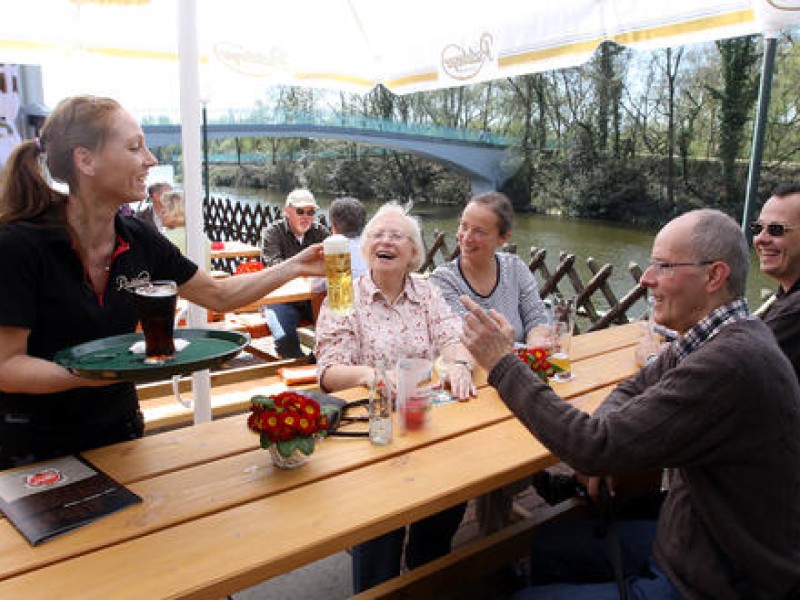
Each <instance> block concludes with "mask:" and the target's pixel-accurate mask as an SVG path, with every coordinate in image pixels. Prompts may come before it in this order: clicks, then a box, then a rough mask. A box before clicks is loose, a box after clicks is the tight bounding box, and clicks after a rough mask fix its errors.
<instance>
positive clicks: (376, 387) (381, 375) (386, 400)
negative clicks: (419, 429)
mask: <svg viewBox="0 0 800 600" xmlns="http://www.w3.org/2000/svg"><path fill="white" fill-rule="evenodd" d="M369 439H370V441H371V442H372V443H373V444H375V445H376V446H385V445H386V444H389V443H391V441H392V395H391V389H390V387H389V382H388V381H387V380H386V367H385V365H384V363H383V361H382V360H379V361H378V362H377V363H376V365H375V378H374V379H373V380H372V386H371V387H370V390H369Z"/></svg>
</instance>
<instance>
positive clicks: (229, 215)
mask: <svg viewBox="0 0 800 600" xmlns="http://www.w3.org/2000/svg"><path fill="white" fill-rule="evenodd" d="M282 217H283V209H282V208H281V207H279V206H271V205H266V204H250V203H248V204H242V203H241V202H238V201H231V199H230V198H214V197H212V198H211V199H210V200H205V201H203V225H204V230H205V233H206V235H207V236H208V239H210V240H220V241H226V242H227V241H236V242H244V243H246V244H252V245H254V246H259V247H260V246H261V243H262V242H261V238H262V235H263V232H264V229H266V228H267V227H268V226H269V225H270V224H271V223H272V222H273V221H275V220H276V219H280V218H282ZM318 220H319V222H320V223H322V224H323V225H326V220H325V215H323V214H320V216H319V217H318ZM239 260H240V259H236V258H221V259H216V260H214V261H213V262H212V265H211V266H212V268H214V269H218V270H221V271H227V272H229V273H232V272H233V271H234V270H235V269H236V263H237V262H239Z"/></svg>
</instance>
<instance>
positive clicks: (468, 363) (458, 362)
mask: <svg viewBox="0 0 800 600" xmlns="http://www.w3.org/2000/svg"><path fill="white" fill-rule="evenodd" d="M453 364H454V365H463V366H465V367H467V371H469V372H470V373H472V365H471V364H470V362H469V361H468V360H454V361H453Z"/></svg>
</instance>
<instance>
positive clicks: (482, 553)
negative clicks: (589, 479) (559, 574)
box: [352, 498, 583, 600]
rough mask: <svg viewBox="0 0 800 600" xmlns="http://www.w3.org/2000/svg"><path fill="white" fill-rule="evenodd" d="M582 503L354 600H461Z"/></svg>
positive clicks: (546, 511)
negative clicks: (459, 599) (551, 522)
mask: <svg viewBox="0 0 800 600" xmlns="http://www.w3.org/2000/svg"><path fill="white" fill-rule="evenodd" d="M582 506H583V505H582V503H581V501H580V500H578V499H575V498H571V499H569V500H565V501H564V502H561V503H560V504H556V505H555V506H547V507H545V508H542V509H540V510H537V512H536V514H534V515H531V516H530V517H527V518H524V519H522V520H521V521H518V522H517V523H513V524H511V525H509V526H508V527H505V528H504V529H501V530H500V531H496V532H494V533H492V534H490V535H487V536H486V537H483V538H480V539H477V540H475V541H473V542H470V543H468V544H465V545H464V546H461V547H458V548H455V549H454V550H453V551H452V552H450V554H448V555H446V556H443V557H441V558H438V559H436V560H434V561H431V562H429V563H427V564H425V565H422V566H421V567H418V568H416V569H414V570H412V571H406V572H405V573H403V574H401V575H399V576H397V577H395V578H393V579H390V580H389V581H385V582H383V583H382V584H380V585H377V586H375V587H373V588H370V589H368V590H366V591H364V592H361V593H360V594H357V595H355V596H352V598H353V600H375V599H377V598H389V599H393V600H400V599H403V600H412V599H417V598H439V597H448V598H449V597H453V598H455V597H459V591H460V590H461V591H468V589H469V588H471V587H473V586H474V585H475V583H476V581H477V580H478V579H480V578H482V577H485V576H487V575H489V574H491V573H494V572H496V571H497V570H498V569H500V568H501V567H502V566H503V565H506V564H508V563H510V562H512V561H514V560H516V559H519V558H520V557H523V556H527V555H528V554H529V553H530V547H531V542H532V540H533V536H534V535H535V533H536V528H537V527H538V526H539V525H541V524H542V523H544V522H546V521H549V520H552V519H556V518H565V517H567V516H571V515H573V514H574V513H576V512H579V510H580V509H581V508H582Z"/></svg>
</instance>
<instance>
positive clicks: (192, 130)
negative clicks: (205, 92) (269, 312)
mask: <svg viewBox="0 0 800 600" xmlns="http://www.w3.org/2000/svg"><path fill="white" fill-rule="evenodd" d="M177 10H178V28H179V32H178V33H179V35H178V53H179V56H180V90H181V96H180V99H181V101H180V106H181V142H182V144H183V190H184V196H185V198H186V245H187V249H188V255H189V258H191V259H192V260H193V261H194V262H195V263H196V264H198V265H204V264H205V236H204V235H203V202H202V200H201V198H202V175H201V169H200V167H201V165H200V159H201V157H200V149H201V143H200V83H199V80H200V68H199V61H198V54H199V52H198V44H197V1H196V0H180V2H179V3H178V9H177ZM188 321H189V326H190V327H205V326H206V325H207V323H208V317H207V313H206V311H205V309H203V308H202V307H201V306H197V305H196V304H190V305H189V318H188ZM209 380H210V376H209V372H208V370H203V371H199V372H197V373H193V374H192V391H193V396H194V422H195V423H204V422H206V421H210V420H211V385H210V383H209Z"/></svg>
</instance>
